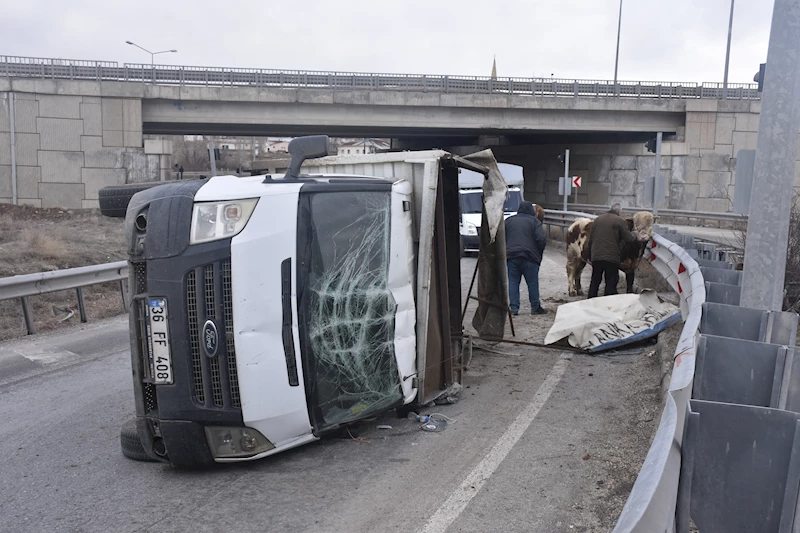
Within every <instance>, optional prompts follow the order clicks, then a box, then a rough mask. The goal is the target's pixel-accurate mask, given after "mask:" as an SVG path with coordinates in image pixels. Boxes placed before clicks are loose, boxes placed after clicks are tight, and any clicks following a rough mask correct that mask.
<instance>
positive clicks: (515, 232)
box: [505, 202, 547, 315]
mask: <svg viewBox="0 0 800 533" xmlns="http://www.w3.org/2000/svg"><path fill="white" fill-rule="evenodd" d="M505 229H506V260H507V264H508V299H509V307H510V308H511V312H512V313H514V314H515V315H517V314H519V282H520V280H521V279H522V276H525V283H527V284H528V298H529V299H530V301H531V314H532V315H543V314H546V313H547V310H545V309H543V308H542V306H541V304H540V302H539V265H541V264H542V254H543V253H544V247H545V245H547V237H546V236H545V234H544V228H542V223H541V222H539V219H538V218H536V211H535V210H534V207H533V204H532V203H530V202H520V204H519V209H518V210H517V214H516V215H514V216H512V217H508V218H507V219H506V222H505Z"/></svg>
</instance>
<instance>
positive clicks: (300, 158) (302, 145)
mask: <svg viewBox="0 0 800 533" xmlns="http://www.w3.org/2000/svg"><path fill="white" fill-rule="evenodd" d="M289 155H291V156H292V161H291V163H289V170H287V171H286V178H289V179H291V178H297V177H298V176H299V175H300V167H301V166H302V164H303V162H304V161H305V160H306V159H312V158H315V157H324V156H326V155H328V136H327V135H310V136H308V137H298V138H296V139H292V140H291V141H290V142H289Z"/></svg>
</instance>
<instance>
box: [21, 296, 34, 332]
mask: <svg viewBox="0 0 800 533" xmlns="http://www.w3.org/2000/svg"><path fill="white" fill-rule="evenodd" d="M20 301H22V316H23V317H24V318H25V329H27V330H28V335H33V334H34V333H36V324H35V323H34V321H33V311H32V310H31V304H30V302H29V301H28V297H27V296H23V297H22V298H20Z"/></svg>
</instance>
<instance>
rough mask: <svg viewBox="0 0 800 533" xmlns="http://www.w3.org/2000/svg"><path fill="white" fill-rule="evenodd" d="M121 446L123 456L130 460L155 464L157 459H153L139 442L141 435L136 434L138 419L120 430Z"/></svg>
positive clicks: (130, 421)
mask: <svg viewBox="0 0 800 533" xmlns="http://www.w3.org/2000/svg"><path fill="white" fill-rule="evenodd" d="M119 445H120V447H121V448H122V455H124V456H125V457H127V458H128V459H133V460H134V461H150V462H155V459H152V458H151V457H150V456H148V455H147V453H146V452H145V451H144V446H142V441H140V440H139V434H138V433H137V432H136V419H131V420H128V421H127V422H125V424H124V425H123V426H122V429H120V431H119Z"/></svg>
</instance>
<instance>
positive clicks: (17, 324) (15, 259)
mask: <svg viewBox="0 0 800 533" xmlns="http://www.w3.org/2000/svg"><path fill="white" fill-rule="evenodd" d="M122 226H123V224H122V219H113V218H107V217H104V216H102V215H100V212H99V211H97V210H93V209H82V210H74V211H72V210H64V209H35V208H31V207H25V206H11V205H5V204H0V277H8V276H15V275H21V274H32V273H35V272H44V271H50V270H58V269H63V268H74V267H79V266H86V265H95V264H100V263H108V262H111V261H119V260H122V259H125V244H124V240H123V227H122ZM84 298H85V301H86V310H87V314H88V315H89V318H90V320H91V319H97V318H103V317H107V316H113V315H116V314H119V313H122V312H123V311H124V310H123V307H122V302H121V297H120V292H119V284H118V283H106V284H102V285H94V286H91V287H86V288H84ZM30 302H31V305H32V307H33V311H34V317H35V321H36V327H37V329H39V330H42V331H43V330H48V329H53V328H56V327H60V326H63V325H66V324H75V323H77V322H78V321H79V317H78V313H77V296H76V294H75V291H61V292H55V293H49V294H45V295H41V296H35V297H31V298H30ZM53 307H58V308H72V309H75V310H76V312H75V316H73V317H72V318H70V319H68V320H66V321H64V322H61V319H62V318H64V317H65V316H67V315H66V314H65V313H63V312H61V311H54V310H53ZM21 335H25V326H24V322H23V319H22V310H21V305H20V302H19V300H9V301H0V339H8V338H12V337H18V336H21Z"/></svg>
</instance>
